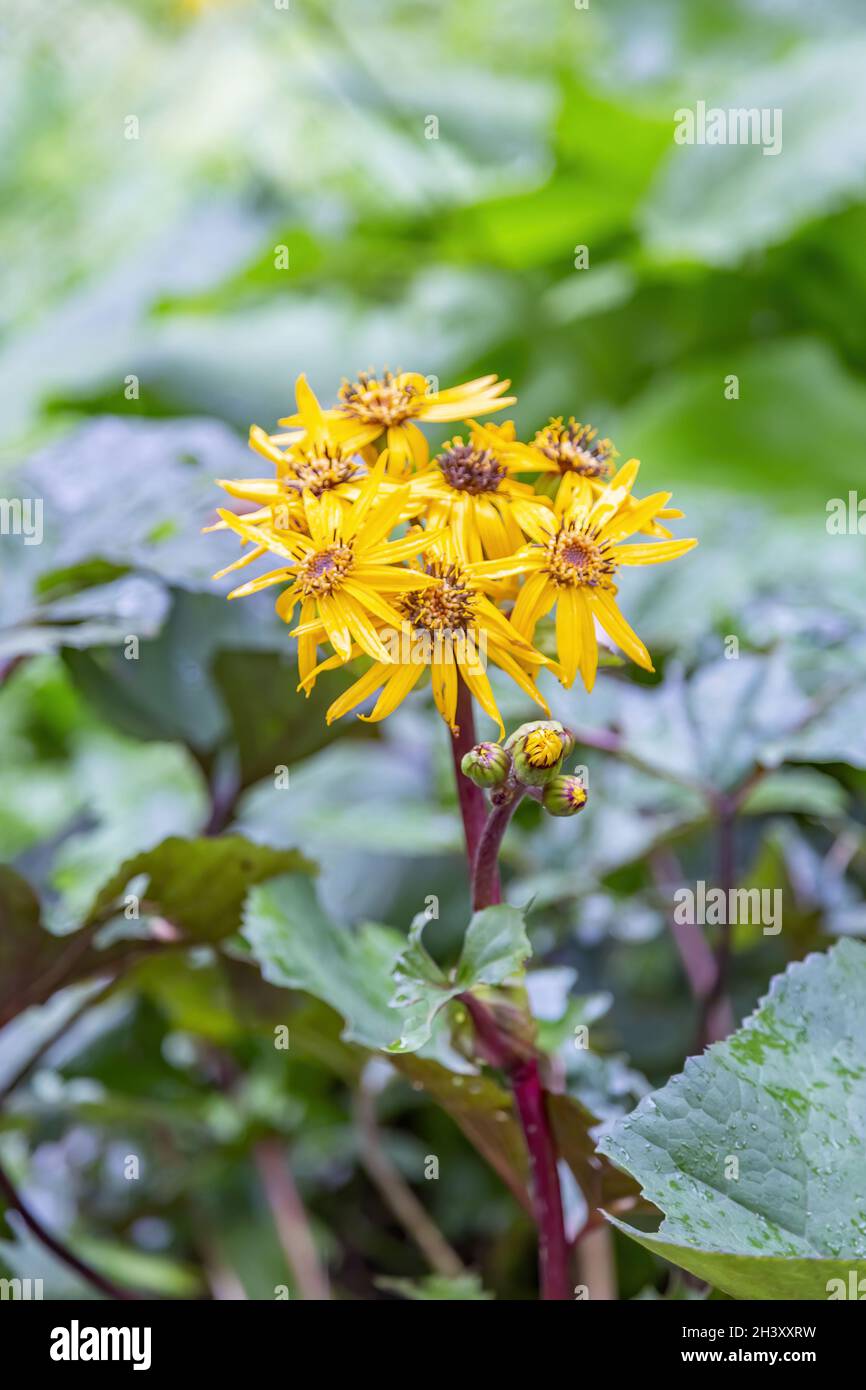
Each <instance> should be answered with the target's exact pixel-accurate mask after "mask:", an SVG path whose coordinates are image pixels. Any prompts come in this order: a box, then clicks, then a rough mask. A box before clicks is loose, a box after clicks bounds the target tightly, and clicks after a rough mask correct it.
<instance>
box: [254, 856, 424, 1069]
mask: <svg viewBox="0 0 866 1390" xmlns="http://www.w3.org/2000/svg"><path fill="white" fill-rule="evenodd" d="M243 935H244V937H245V939H246V940H247V941H248V942H249V944H250V947H251V949H252V952H253V955H254V956H255V958H256V960H257V961H258V963H259V965H260V967H261V971H262V974H263V975H264V977H265V979H266V980H268V981H269V982H270V983H271V984H274V985H283V986H284V987H286V988H288V989H302V990H306V991H307V993H308V994H312V995H314V996H315V997H316V998H317V999H323V1000H324V1001H325V1002H326V1003H327V1004H330V1005H331V1007H332V1008H334V1009H336V1010H337V1012H338V1013H340V1014H342V1016H343V1018H344V1019H345V1022H346V1026H345V1029H344V1031H343V1037H344V1038H345V1039H347V1040H348V1041H351V1042H357V1043H360V1044H361V1045H362V1046H364V1047H369V1048H374V1049H380V1050H385V1049H387V1048H388V1046H389V1044H390V1043H391V1042H392V1041H393V1039H394V1036H395V1033H396V1032H397V1030H398V1028H399V1015H398V1014H397V1013H396V1012H395V1010H394V1009H392V1008H391V1007H390V1002H389V1001H390V998H391V994H392V985H391V969H392V967H393V965H394V962H395V960H396V958H397V956H398V954H399V952H400V950H401V948H402V947H403V946H404V945H405V938H404V937H402V936H401V935H400V933H399V932H396V931H393V930H392V929H391V928H390V927H379V926H375V925H371V924H366V925H364V926H362V927H360V928H358V929H357V930H356V931H341V930H340V929H339V928H338V927H336V926H335V925H334V923H333V922H332V921H331V920H330V918H328V917H327V916H326V915H325V913H324V912H323V911H322V909H321V907H320V906H319V901H318V898H317V896H316V890H315V886H314V884H313V883H311V881H310V879H309V878H308V877H306V876H303V875H299V874H284V875H282V876H280V877H279V878H275V879H273V881H272V882H270V883H267V884H264V885H261V886H259V887H257V888H254V889H253V891H252V892H251V893H250V895H249V898H248V899H247V903H246V907H245V910H244V926H243Z"/></svg>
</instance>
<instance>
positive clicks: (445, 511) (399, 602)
mask: <svg viewBox="0 0 866 1390" xmlns="http://www.w3.org/2000/svg"><path fill="white" fill-rule="evenodd" d="M509 385H510V383H509V382H508V381H499V380H498V379H497V378H496V377H495V376H487V377H480V378H478V379H477V380H476V381H470V382H467V383H466V384H464V385H462V386H456V387H453V388H452V389H450V390H446V391H439V390H432V389H430V386H429V384H428V382H427V380H426V379H425V378H424V377H423V376H420V375H419V374H418V373H414V372H405V373H401V374H399V375H393V374H392V373H390V372H385V373H383V374H382V375H381V376H380V377H373V376H370V375H362V376H360V377H359V379H358V380H357V381H355V382H348V381H346V382H344V383H343V386H342V388H341V390H340V393H339V398H338V403H337V405H336V406H335V407H333V408H332V409H325V408H323V407H322V406H321V405H320V403H319V401H318V400H317V399H316V397H315V395H314V394H313V391H312V390H311V389H310V386H309V384H308V382H307V380H306V378H305V377H303V376H301V377H300V378H299V379H298V382H297V386H296V395H297V411H296V413H295V414H293V415H291V416H289V417H288V418H286V419H284V420H281V421H280V422H279V423H280V426H282V427H283V432H282V433H278V434H270V435H269V434H266V433H265V432H264V430H262V429H260V428H259V427H258V426H256V425H254V426H253V428H252V429H251V431H250V445H251V447H252V448H253V449H254V450H256V452H257V453H259V454H261V455H262V457H264V458H265V459H267V460H268V462H269V463H270V464H272V465H273V468H274V476H272V477H269V478H261V479H258V478H257V479H243V480H240V481H222V482H221V484H220V485H221V486H222V487H223V488H225V490H226V492H228V493H229V494H230V495H231V496H232V497H234V498H237V499H239V500H240V501H242V502H244V503H246V504H248V507H249V508H250V509H249V510H247V511H245V512H244V513H243V514H242V515H238V514H236V513H235V512H234V511H228V510H221V511H220V513H219V515H220V522H219V523H218V524H217V527H214V528H211V529H220V528H226V527H228V528H230V529H231V530H232V531H235V532H236V533H237V535H238V536H239V537H240V538H241V540H242V541H243V542H244V543H245V546H246V547H247V548H245V550H244V553H243V554H242V555H241V558H240V559H239V560H237V561H236V562H235V563H234V564H233V565H230V566H228V569H225V570H221V571H220V573H219V574H218V575H216V576H214V577H215V578H220V577H221V576H222V575H224V574H227V573H228V572H229V571H230V570H235V569H238V568H240V567H242V566H244V565H247V564H249V563H250V562H251V561H254V560H256V559H258V558H260V557H261V556H264V555H267V554H270V555H274V556H277V557H278V558H279V560H280V564H279V567H278V568H277V569H273V570H270V571H269V572H268V573H266V574H262V575H260V576H259V577H258V578H256V579H252V580H250V581H249V582H248V583H246V584H242V585H241V586H240V587H239V588H237V589H235V590H234V591H233V592H232V593H231V594H230V595H229V597H230V598H240V597H241V596H243V595H246V594H254V593H257V592H258V590H259V589H264V588H267V587H269V586H270V585H277V584H278V585H285V586H287V587H284V588H283V590H282V592H281V593H280V594H279V597H278V598H277V601H276V609H277V612H278V614H279V615H280V617H281V618H282V619H283V620H284V621H285V622H287V623H289V622H292V621H293V619H294V617H295V614H296V610H297V609H298V607H299V606H300V613H299V620H298V622H297V624H296V625H295V627H294V628H293V629H292V635H293V636H295V637H297V640H298V660H299V672H300V688H301V689H303V690H305V691H306V692H307V693H309V691H310V690H311V688H312V686H313V684H314V682H315V680H316V677H317V676H318V674H319V673H320V672H321V671H324V670H330V669H333V668H334V667H337V666H342V665H344V664H345V663H347V662H353V661H355V660H356V659H357V658H362V657H367V658H370V663H371V664H370V665H369V668H368V669H367V670H366V671H364V673H363V674H362V675H360V676H359V677H358V678H357V679H356V680H355V681H354V683H353V684H351V685H350V686H349V688H348V689H347V690H346V691H345V692H344V693H343V694H342V695H341V696H340V698H339V699H337V700H336V701H335V702H334V703H333V704H332V705H331V707H330V709H329V711H328V716H327V717H328V722H329V723H330V722H331V721H332V720H334V719H337V718H339V717H340V716H341V715H344V714H347V713H348V712H349V711H350V710H353V709H356V708H357V707H358V706H359V705H361V704H363V703H364V702H366V701H368V700H370V699H371V698H372V697H373V696H374V695H377V699H376V701H375V704H374V705H373V708H372V711H371V712H370V713H369V714H368V715H365V716H362V718H367V719H370V720H379V719H383V718H385V716H386V715H388V714H390V713H391V712H392V711H393V710H394V709H395V708H396V707H397V705H399V704H400V702H401V701H402V700H403V699H404V698H405V696H406V695H408V694H409V692H410V691H411V690H412V689H413V688H414V687H415V686H416V685H417V683H418V681H419V680H420V679H421V677H422V675H423V674H424V673H425V672H426V671H428V670H429V672H430V676H431V682H432V689H433V697H434V700H435V702H436V705H437V708H438V709H439V711H440V713H441V715H442V717H443V718H444V719H445V720H446V722H447V723H448V724H449V725H450V727H451V728H452V729H455V717H456V710H457V698H458V684H459V681H460V680H461V679H462V680H463V681H465V683H466V685H467V686H468V688H469V690H470V691H471V693H472V694H473V695H474V696H475V698H476V699H477V700H478V703H479V704H480V705H481V707H482V709H484V710H485V711H486V713H487V714H489V715H490V716H491V717H492V718H493V719H494V720H495V721H496V723H497V724H498V725H499V729H500V737H502V736H503V733H504V730H503V727H502V720H501V718H500V715H499V710H498V709H497V706H496V701H495V699H494V696H493V692H492V690H491V687H490V682H489V679H488V676H487V670H486V667H487V663H488V660H489V661H492V662H493V663H494V665H496V666H499V667H500V668H501V669H502V670H503V671H505V672H507V674H508V675H509V676H510V677H511V678H512V679H513V680H514V681H516V682H517V684H518V685H519V686H520V688H521V689H522V690H523V691H525V693H526V694H527V695H528V696H530V697H531V699H533V700H534V701H535V703H536V704H538V705H540V706H541V708H542V709H543V710H544V711H545V712H546V713H548V712H549V711H548V710H547V705H546V704H545V701H544V699H543V697H542V695H541V694H540V693H539V691H538V689H537V688H536V680H537V676H538V672H539V670H540V669H541V668H542V667H548V668H549V669H550V670H552V671H553V672H554V674H555V675H556V676H557V677H558V678H559V679H560V680H561V681H562V683H563V684H564V685H566V686H570V685H572V684H573V682H574V680H575V677H576V675H577V673H578V671H579V672H580V675H581V677H582V678H583V682H584V684H585V686H586V688H587V690H590V689H592V685H593V682H594V680H595V673H596V668H597V665H598V647H597V636H596V624H598V625H599V626H600V627H601V629H603V631H604V632H605V633H606V634H607V636H608V637H609V638H610V639H612V641H613V642H614V643H615V644H616V646H618V647H619V648H620V650H621V651H622V652H624V653H625V655H626V656H628V657H630V658H631V659H632V660H633V661H635V662H637V664H638V665H639V666H643V667H644V668H645V669H646V670H650V671H651V670H652V669H653V668H652V663H651V661H650V657H649V653H648V652H647V649H646V647H645V646H644V644H643V642H642V641H641V640H640V638H639V637H638V636H637V634H636V633H635V632H634V631H633V630H632V628H631V627H630V626H629V624H628V623H627V622H626V620H625V618H624V617H623V616H622V613H621V612H620V610H619V608H618V607H617V603H616V594H617V586H616V583H615V579H616V573H617V570H618V569H619V567H620V566H621V565H651V564H657V563H658V562H660V561H664V560H673V559H675V558H676V557H677V556H679V555H683V554H684V553H685V552H686V551H687V550H690V549H691V548H692V546H693V545H695V544H696V542H695V541H694V540H673V539H671V538H670V532H669V531H668V530H667V529H666V528H665V527H664V526H663V524H662V522H663V521H664V520H666V519H669V518H671V517H678V516H681V515H682V513H680V512H679V511H676V510H673V509H671V508H669V507H668V506H667V503H668V501H669V499H670V494H669V493H667V492H657V493H654V494H653V495H652V496H651V497H647V498H645V499H643V500H638V499H637V498H635V497H634V496H633V494H632V488H633V486H634V483H635V480H636V478H637V472H638V466H639V465H638V462H637V460H635V459H632V460H630V461H629V462H627V463H626V464H624V465H623V466H621V467H617V465H616V463H615V459H616V451H615V450H614V448H613V446H612V444H611V442H610V440H609V439H599V438H598V437H597V434H596V431H595V430H593V429H592V428H591V427H590V426H587V425H582V424H578V423H577V422H576V421H575V420H573V419H570V420H568V421H564V420H563V419H556V420H551V421H550V422H549V424H547V425H546V426H545V427H544V429H542V430H539V432H538V433H537V434H536V436H535V438H534V439H533V440H532V442H531V443H530V444H523V443H521V442H520V441H519V440H518V439H517V438H516V434H515V429H514V425H513V424H512V423H510V422H509V423H505V424H499V425H497V424H491V423H486V424H485V423H480V422H479V418H478V417H480V416H485V415H490V414H491V413H494V412H496V411H499V410H502V409H504V408H505V407H507V406H510V405H513V404H514V401H515V398H514V397H513V396H507V395H505V392H506V391H507V389H508V386H509ZM455 420H461V421H463V422H464V425H463V432H462V433H461V434H460V435H458V436H456V437H455V438H453V439H451V440H449V441H448V443H446V444H445V445H444V446H443V447H442V449H441V450H440V451H439V453H437V454H436V455H435V457H434V458H432V459H431V458H430V453H429V447H428V443H427V439H426V437H425V435H424V434H423V432H422V431H421V429H419V427H418V422H419V421H429V422H431V423H432V422H442V421H455ZM519 475H522V478H523V480H520V477H519ZM637 533H641V534H642V535H644V536H647V537H649V538H650V539H649V540H647V541H643V540H641V541H633V542H632V543H631V544H624V542H625V541H626V540H627V539H628V538H629V537H633V536H635V535H636V534H637ZM554 608H555V637H556V657H555V658H554V657H552V656H547V655H544V654H542V652H540V651H538V650H537V649H536V647H535V646H534V645H533V641H534V638H535V632H536V627H537V625H538V623H539V622H540V621H541V619H543V618H544V617H545V616H546V615H547V614H548V613H550V612H551V610H552V609H554ZM323 650H324V652H325V653H326V654H325V655H323V654H322V652H323Z"/></svg>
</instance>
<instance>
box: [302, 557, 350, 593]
mask: <svg viewBox="0 0 866 1390" xmlns="http://www.w3.org/2000/svg"><path fill="white" fill-rule="evenodd" d="M354 558H355V557H354V555H353V553H352V548H351V546H348V545H330V546H328V547H327V548H326V549H325V550H316V551H314V552H313V553H312V554H311V555H308V556H307V557H306V559H305V560H302V561H301V564H300V565H299V567H298V583H299V584H300V586H301V592H302V593H303V594H304V596H305V597H311V596H314V595H321V594H332V593H333V592H334V590H335V589H338V588H339V587H340V584H341V583H342V581H343V579H344V578H345V576H346V574H347V573H348V572H349V570H350V569H351V567H352V561H353V559H354Z"/></svg>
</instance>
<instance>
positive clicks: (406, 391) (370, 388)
mask: <svg viewBox="0 0 866 1390" xmlns="http://www.w3.org/2000/svg"><path fill="white" fill-rule="evenodd" d="M339 395H340V401H341V403H342V408H343V411H344V412H345V414H347V415H351V416H353V417H354V419H356V420H361V421H363V423H364V424H366V425H373V424H375V425H382V426H383V427H385V428H387V426H388V425H401V424H402V423H403V421H404V420H409V419H411V417H412V416H413V415H417V414H418V412H419V411H420V410H421V408H422V406H423V404H424V397H423V396H422V395H419V393H418V391H417V389H416V388H415V386H413V384H412V383H411V382H408V381H405V382H402V383H401V382H398V380H397V378H396V376H394V374H393V372H383V373H382V375H381V377H376V376H372V375H371V374H370V373H369V372H361V373H359V376H358V380H357V381H344V382H343V385H342V386H341V387H340V392H339Z"/></svg>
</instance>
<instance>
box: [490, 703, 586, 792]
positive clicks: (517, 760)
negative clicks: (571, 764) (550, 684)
mask: <svg viewBox="0 0 866 1390" xmlns="http://www.w3.org/2000/svg"><path fill="white" fill-rule="evenodd" d="M568 737H570V736H569V735H567V731H566V730H565V729H564V728H563V726H562V725H561V724H560V723H559V722H558V720H556V719H547V720H538V721H536V722H535V723H534V724H521V726H520V728H519V729H517V730H516V731H515V733H514V734H512V736H511V738H510V739H509V740H508V743H507V744H506V747H507V748H509V749H510V751H511V755H512V757H513V759H514V771H515V773H516V775H517V777H519V779H520V781H521V782H522V783H523V784H524V786H527V787H543V786H544V785H545V783H547V782H549V781H550V779H551V777H555V776H556V774H557V773H558V772H559V769H560V767H561V765H562V759H563V758H564V756H565V753H566V750H567V747H568ZM572 744H573V740H572Z"/></svg>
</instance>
